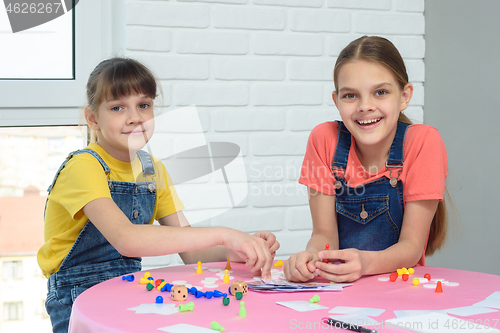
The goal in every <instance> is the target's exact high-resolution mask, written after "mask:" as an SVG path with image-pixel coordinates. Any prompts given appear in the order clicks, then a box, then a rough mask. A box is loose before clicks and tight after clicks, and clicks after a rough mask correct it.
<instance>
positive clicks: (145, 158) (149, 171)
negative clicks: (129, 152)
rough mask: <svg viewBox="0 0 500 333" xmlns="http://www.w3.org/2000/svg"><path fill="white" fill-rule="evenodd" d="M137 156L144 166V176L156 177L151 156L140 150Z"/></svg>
mask: <svg viewBox="0 0 500 333" xmlns="http://www.w3.org/2000/svg"><path fill="white" fill-rule="evenodd" d="M137 156H138V157H139V160H140V161H141V164H142V173H143V174H144V176H146V175H152V176H154V175H155V174H156V173H155V168H154V165H153V161H152V160H151V156H149V154H148V153H147V152H145V151H144V150H139V151H138V152H137Z"/></svg>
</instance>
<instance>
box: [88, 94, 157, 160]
mask: <svg viewBox="0 0 500 333" xmlns="http://www.w3.org/2000/svg"><path fill="white" fill-rule="evenodd" d="M85 115H86V118H87V123H88V124H89V127H90V128H92V129H93V130H95V131H97V137H98V141H97V142H98V144H99V145H100V146H101V147H102V148H104V150H106V152H107V153H108V154H110V155H111V156H113V157H114V158H116V159H118V160H121V161H130V160H132V159H133V158H134V156H135V153H136V152H137V151H138V150H140V149H142V148H143V147H144V145H145V144H146V143H147V142H148V141H149V139H150V138H151V136H152V134H153V131H154V113H153V100H152V99H151V97H149V96H146V95H144V94H132V95H127V96H122V97H119V98H117V99H111V100H104V101H103V102H102V103H101V104H100V105H99V109H98V111H97V112H93V111H91V110H88V112H86V113H85Z"/></svg>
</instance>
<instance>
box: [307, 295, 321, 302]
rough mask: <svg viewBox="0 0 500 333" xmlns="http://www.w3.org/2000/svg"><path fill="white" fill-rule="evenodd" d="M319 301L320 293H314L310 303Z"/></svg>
mask: <svg viewBox="0 0 500 333" xmlns="http://www.w3.org/2000/svg"><path fill="white" fill-rule="evenodd" d="M318 302H319V295H314V296H313V297H312V298H311V299H310V300H309V303H318Z"/></svg>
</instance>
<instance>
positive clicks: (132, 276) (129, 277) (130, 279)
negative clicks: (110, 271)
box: [122, 274, 134, 282]
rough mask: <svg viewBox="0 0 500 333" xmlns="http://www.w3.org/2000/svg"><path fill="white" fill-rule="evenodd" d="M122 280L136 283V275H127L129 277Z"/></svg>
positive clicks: (123, 277)
mask: <svg viewBox="0 0 500 333" xmlns="http://www.w3.org/2000/svg"><path fill="white" fill-rule="evenodd" d="M122 280H127V281H130V282H133V281H134V275H133V274H130V275H127V276H122Z"/></svg>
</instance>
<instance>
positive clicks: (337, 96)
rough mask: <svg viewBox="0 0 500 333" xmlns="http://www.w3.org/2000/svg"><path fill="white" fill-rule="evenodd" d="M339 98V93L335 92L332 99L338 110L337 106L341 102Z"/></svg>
mask: <svg viewBox="0 0 500 333" xmlns="http://www.w3.org/2000/svg"><path fill="white" fill-rule="evenodd" d="M338 98H339V95H338V94H337V92H336V91H335V90H334V91H333V92H332V99H333V103H335V106H336V107H337V109H338V108H339V107H338V105H337V102H338V101H339V100H338Z"/></svg>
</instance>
